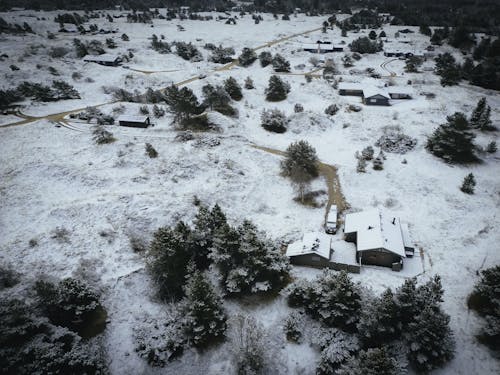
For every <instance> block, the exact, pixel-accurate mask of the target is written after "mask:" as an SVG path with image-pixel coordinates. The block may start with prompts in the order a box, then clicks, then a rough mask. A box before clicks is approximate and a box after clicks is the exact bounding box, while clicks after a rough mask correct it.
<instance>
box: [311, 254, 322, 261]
mask: <svg viewBox="0 0 500 375" xmlns="http://www.w3.org/2000/svg"><path fill="white" fill-rule="evenodd" d="M311 260H312V261H313V262H319V261H320V257H319V256H317V255H313V256H312V257H311Z"/></svg>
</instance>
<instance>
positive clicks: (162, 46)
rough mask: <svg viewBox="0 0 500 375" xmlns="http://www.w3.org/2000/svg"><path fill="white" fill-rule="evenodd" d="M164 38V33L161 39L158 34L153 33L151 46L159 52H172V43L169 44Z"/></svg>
mask: <svg viewBox="0 0 500 375" xmlns="http://www.w3.org/2000/svg"><path fill="white" fill-rule="evenodd" d="M123 35H125V34H123ZM127 38H128V37H127ZM162 39H164V36H163V35H162V36H161V39H159V38H158V36H157V35H156V34H153V35H152V36H151V48H152V49H154V50H155V51H156V52H158V53H162V54H163V53H170V52H171V49H170V44H168V43H167V42H165V41H164V40H162Z"/></svg>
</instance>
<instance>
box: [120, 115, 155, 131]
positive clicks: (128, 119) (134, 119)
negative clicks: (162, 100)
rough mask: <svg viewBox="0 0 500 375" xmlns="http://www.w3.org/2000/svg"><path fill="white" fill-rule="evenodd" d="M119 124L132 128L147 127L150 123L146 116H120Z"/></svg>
mask: <svg viewBox="0 0 500 375" xmlns="http://www.w3.org/2000/svg"><path fill="white" fill-rule="evenodd" d="M118 123H119V124H120V126H129V127H133V128H147V127H148V126H150V125H151V121H150V120H149V117H148V116H124V115H122V116H120V117H118Z"/></svg>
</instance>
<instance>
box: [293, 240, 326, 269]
mask: <svg viewBox="0 0 500 375" xmlns="http://www.w3.org/2000/svg"><path fill="white" fill-rule="evenodd" d="M331 254H332V247H331V237H330V236H328V235H326V234H324V233H321V232H311V233H305V234H304V236H303V237H302V241H297V242H293V243H291V244H290V245H288V247H287V250H286V256H287V257H289V258H290V263H292V264H295V265H298V266H309V267H316V268H325V267H328V266H329V264H330V256H331Z"/></svg>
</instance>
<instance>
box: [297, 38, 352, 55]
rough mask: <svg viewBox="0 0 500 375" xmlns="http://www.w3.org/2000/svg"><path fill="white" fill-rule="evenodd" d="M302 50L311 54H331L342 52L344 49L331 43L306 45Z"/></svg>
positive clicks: (319, 42)
mask: <svg viewBox="0 0 500 375" xmlns="http://www.w3.org/2000/svg"><path fill="white" fill-rule="evenodd" d="M302 50H303V51H306V52H311V53H329V52H342V51H344V47H343V46H341V45H334V44H332V43H331V42H321V41H318V42H316V43H304V44H303V45H302Z"/></svg>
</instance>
